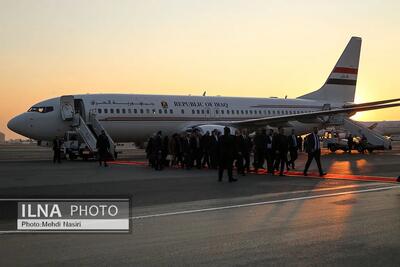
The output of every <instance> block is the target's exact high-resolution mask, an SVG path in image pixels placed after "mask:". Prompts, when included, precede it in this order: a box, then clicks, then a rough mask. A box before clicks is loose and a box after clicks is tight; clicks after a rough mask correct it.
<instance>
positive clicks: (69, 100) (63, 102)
mask: <svg viewBox="0 0 400 267" xmlns="http://www.w3.org/2000/svg"><path fill="white" fill-rule="evenodd" d="M60 110H61V117H62V119H63V120H65V121H71V120H72V119H73V118H74V114H75V108H74V96H73V95H63V96H62V97H60Z"/></svg>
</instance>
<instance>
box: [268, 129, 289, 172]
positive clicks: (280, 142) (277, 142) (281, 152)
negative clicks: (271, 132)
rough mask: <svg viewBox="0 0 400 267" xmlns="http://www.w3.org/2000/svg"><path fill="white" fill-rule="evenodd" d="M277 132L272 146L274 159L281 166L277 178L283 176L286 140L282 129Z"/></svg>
mask: <svg viewBox="0 0 400 267" xmlns="http://www.w3.org/2000/svg"><path fill="white" fill-rule="evenodd" d="M278 132H279V133H278V134H277V135H276V136H275V137H274V140H273V141H272V144H273V147H274V151H275V152H276V159H277V161H278V163H280V165H281V168H280V172H279V176H284V175H283V170H284V169H285V164H287V153H288V139H287V137H286V135H285V134H284V130H283V128H282V127H279V128H278Z"/></svg>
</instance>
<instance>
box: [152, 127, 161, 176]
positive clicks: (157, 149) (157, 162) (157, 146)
mask: <svg viewBox="0 0 400 267" xmlns="http://www.w3.org/2000/svg"><path fill="white" fill-rule="evenodd" d="M162 151H163V139H162V133H161V131H158V132H157V135H156V136H155V137H154V140H153V155H154V168H155V169H156V170H157V171H160V170H162V168H163V161H162Z"/></svg>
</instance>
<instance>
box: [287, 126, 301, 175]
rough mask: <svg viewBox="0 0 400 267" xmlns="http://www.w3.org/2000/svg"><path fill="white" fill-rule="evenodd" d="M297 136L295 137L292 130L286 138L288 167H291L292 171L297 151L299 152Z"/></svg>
mask: <svg viewBox="0 0 400 267" xmlns="http://www.w3.org/2000/svg"><path fill="white" fill-rule="evenodd" d="M297 140H298V139H297V136H296V135H295V132H294V129H292V134H291V135H289V136H288V142H289V154H290V161H289V162H288V165H291V167H292V169H294V168H295V164H294V163H295V161H296V159H297V156H298V155H297V150H299V144H298V141H297Z"/></svg>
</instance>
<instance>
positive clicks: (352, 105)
mask: <svg viewBox="0 0 400 267" xmlns="http://www.w3.org/2000/svg"><path fill="white" fill-rule="evenodd" d="M397 101H400V98H393V99H388V100H380V101H374V102H366V103H361V104H354V103H351V104H345V105H344V106H343V107H344V108H353V107H366V106H373V105H381V104H387V103H393V102H397Z"/></svg>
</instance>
